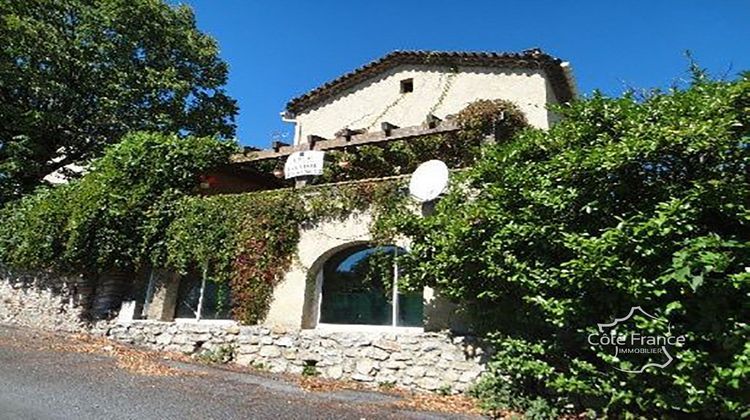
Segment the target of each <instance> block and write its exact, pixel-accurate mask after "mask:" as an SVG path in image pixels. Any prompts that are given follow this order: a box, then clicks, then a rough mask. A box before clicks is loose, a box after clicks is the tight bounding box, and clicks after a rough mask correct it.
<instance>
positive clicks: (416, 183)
mask: <svg viewBox="0 0 750 420" xmlns="http://www.w3.org/2000/svg"><path fill="white" fill-rule="evenodd" d="M446 188H448V167H447V166H445V163H443V161H441V160H428V161H427V162H424V163H423V164H421V165H419V167H417V170H416V171H414V173H413V174H412V175H411V180H410V181H409V193H411V195H412V197H414V198H415V199H416V200H417V201H419V202H421V203H424V202H427V201H432V200H434V199H436V198H438V196H439V195H440V194H442V193H443V192H444V191H445V189H446Z"/></svg>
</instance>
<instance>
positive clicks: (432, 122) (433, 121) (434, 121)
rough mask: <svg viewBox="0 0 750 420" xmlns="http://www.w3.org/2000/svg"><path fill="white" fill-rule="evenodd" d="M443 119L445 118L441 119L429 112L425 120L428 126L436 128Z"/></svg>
mask: <svg viewBox="0 0 750 420" xmlns="http://www.w3.org/2000/svg"><path fill="white" fill-rule="evenodd" d="M442 121H443V120H441V119H440V118H438V117H436V116H434V115H432V114H427V119H426V120H425V124H427V128H435V127H437V126H438V125H439V124H440V122H442Z"/></svg>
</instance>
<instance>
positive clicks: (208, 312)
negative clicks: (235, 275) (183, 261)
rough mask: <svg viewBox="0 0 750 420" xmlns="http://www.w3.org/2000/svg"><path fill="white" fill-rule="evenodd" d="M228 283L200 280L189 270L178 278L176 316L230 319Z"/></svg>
mask: <svg viewBox="0 0 750 420" xmlns="http://www.w3.org/2000/svg"><path fill="white" fill-rule="evenodd" d="M230 308H231V299H230V295H229V285H228V284H226V283H221V284H219V283H215V282H213V281H211V280H205V281H203V280H201V276H200V275H199V274H198V273H196V272H191V273H189V274H188V275H186V276H184V277H183V278H182V279H181V280H180V288H179V290H178V292H177V309H176V313H175V315H176V318H195V319H196V320H201V319H230V313H229V310H230Z"/></svg>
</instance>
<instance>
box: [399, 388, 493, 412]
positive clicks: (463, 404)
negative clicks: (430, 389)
mask: <svg viewBox="0 0 750 420" xmlns="http://www.w3.org/2000/svg"><path fill="white" fill-rule="evenodd" d="M394 405H395V406H396V407H398V408H408V409H412V410H425V411H437V412H441V413H462V414H482V410H481V409H480V408H479V406H478V405H477V401H476V400H475V399H474V398H471V397H468V396H465V395H437V394H415V393H412V394H409V395H404V399H403V400H401V401H398V402H396V403H394Z"/></svg>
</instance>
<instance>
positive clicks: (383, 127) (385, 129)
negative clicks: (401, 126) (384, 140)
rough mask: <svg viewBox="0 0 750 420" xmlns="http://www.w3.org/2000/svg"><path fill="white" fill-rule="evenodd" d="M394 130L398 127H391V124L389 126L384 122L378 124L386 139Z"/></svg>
mask: <svg viewBox="0 0 750 420" xmlns="http://www.w3.org/2000/svg"><path fill="white" fill-rule="evenodd" d="M394 128H398V126H397V125H393V124H391V123H389V122H386V121H383V122H382V123H380V130H381V131H382V132H383V134H385V136H386V137H390V136H391V131H392V130H393V129H394Z"/></svg>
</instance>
